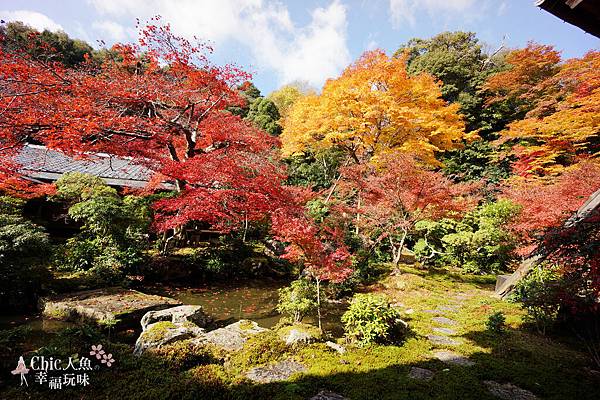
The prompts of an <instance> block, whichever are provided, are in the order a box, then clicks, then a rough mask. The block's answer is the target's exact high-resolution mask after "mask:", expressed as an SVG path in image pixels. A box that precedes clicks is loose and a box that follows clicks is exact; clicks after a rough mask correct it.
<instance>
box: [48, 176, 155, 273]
mask: <svg viewBox="0 0 600 400" xmlns="http://www.w3.org/2000/svg"><path fill="white" fill-rule="evenodd" d="M56 188H57V193H56V195H55V199H57V200H60V201H63V202H66V203H67V204H68V205H69V209H68V215H69V217H71V218H72V219H73V220H74V221H76V222H78V223H80V224H81V230H80V233H79V234H78V235H76V236H75V237H73V238H71V239H69V240H68V241H67V243H66V245H65V248H64V252H63V254H61V256H60V257H61V260H60V262H61V267H62V268H65V269H67V270H71V271H90V273H93V274H95V275H99V277H100V278H102V279H109V280H110V279H113V278H116V277H118V276H120V275H121V274H122V273H123V272H125V271H124V270H125V269H126V268H130V267H132V266H134V265H135V264H137V263H139V262H140V261H141V259H142V253H141V250H142V249H143V248H144V247H145V246H146V245H147V241H146V231H147V229H148V226H149V223H150V211H149V207H148V204H147V201H146V199H144V198H141V197H137V196H125V197H121V196H120V195H119V194H118V193H117V191H116V190H115V189H114V188H111V187H109V186H108V185H106V184H105V183H104V181H103V180H102V179H100V178H98V177H95V176H91V175H86V174H81V173H68V174H64V175H63V176H62V177H61V178H60V179H59V180H58V181H57V182H56Z"/></svg>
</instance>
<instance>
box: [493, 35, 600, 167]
mask: <svg viewBox="0 0 600 400" xmlns="http://www.w3.org/2000/svg"><path fill="white" fill-rule="evenodd" d="M507 61H508V62H509V63H510V64H511V65H512V68H511V69H510V70H508V71H506V72H502V73H499V74H496V75H494V76H492V77H491V78H490V79H489V80H488V81H487V83H486V88H487V89H488V90H491V91H495V95H494V96H493V97H491V99H490V100H489V102H497V101H505V100H506V99H509V98H511V99H517V104H518V107H521V108H522V110H523V111H524V112H525V111H526V113H525V115H524V116H525V118H523V119H520V120H517V121H514V122H512V123H511V124H509V126H508V129H506V130H505V131H503V132H501V140H502V141H508V140H510V141H512V142H514V143H515V144H516V145H515V147H514V153H515V154H516V155H517V157H518V159H519V161H518V162H517V163H516V164H515V170H516V172H517V173H518V174H520V175H533V176H542V175H548V174H550V175H552V174H560V173H562V172H563V171H564V170H565V167H568V166H570V165H573V164H576V163H577V162H579V161H581V160H582V159H586V158H595V157H597V155H598V150H599V141H598V137H599V135H600V74H599V73H598V71H600V52H598V51H590V52H589V53H587V54H586V55H585V56H583V57H582V58H575V59H571V60H567V61H566V62H565V63H563V64H560V56H559V53H558V52H557V51H555V50H554V49H553V48H552V47H550V46H541V45H535V44H531V43H530V44H529V45H528V47H527V48H525V49H522V50H517V51H514V52H512V53H510V54H509V56H508V57H507Z"/></svg>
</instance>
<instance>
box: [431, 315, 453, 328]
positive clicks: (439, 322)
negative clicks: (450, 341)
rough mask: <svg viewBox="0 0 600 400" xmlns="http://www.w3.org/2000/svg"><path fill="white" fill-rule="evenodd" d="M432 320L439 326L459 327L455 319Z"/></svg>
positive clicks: (435, 318) (436, 318)
mask: <svg viewBox="0 0 600 400" xmlns="http://www.w3.org/2000/svg"><path fill="white" fill-rule="evenodd" d="M431 320H432V321H433V322H436V323H438V324H443V325H452V326H454V325H458V322H456V321H455V320H453V319H450V318H447V317H433V318H431Z"/></svg>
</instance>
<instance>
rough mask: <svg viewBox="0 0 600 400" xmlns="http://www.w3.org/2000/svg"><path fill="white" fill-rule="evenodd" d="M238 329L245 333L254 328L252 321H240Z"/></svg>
mask: <svg viewBox="0 0 600 400" xmlns="http://www.w3.org/2000/svg"><path fill="white" fill-rule="evenodd" d="M239 327H240V329H241V330H243V331H247V330H250V329H252V328H254V324H253V323H252V321H249V320H247V319H242V320H240V323H239Z"/></svg>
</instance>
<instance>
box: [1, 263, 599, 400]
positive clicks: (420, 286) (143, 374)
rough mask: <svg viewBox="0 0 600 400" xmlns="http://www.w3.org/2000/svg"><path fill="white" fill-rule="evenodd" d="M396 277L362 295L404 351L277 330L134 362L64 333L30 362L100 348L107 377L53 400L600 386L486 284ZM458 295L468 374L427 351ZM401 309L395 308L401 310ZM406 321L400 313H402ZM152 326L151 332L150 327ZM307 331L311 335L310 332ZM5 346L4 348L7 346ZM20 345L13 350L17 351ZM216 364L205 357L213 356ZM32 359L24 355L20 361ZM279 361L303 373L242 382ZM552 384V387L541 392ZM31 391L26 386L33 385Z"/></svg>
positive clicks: (7, 356) (562, 394)
mask: <svg viewBox="0 0 600 400" xmlns="http://www.w3.org/2000/svg"><path fill="white" fill-rule="evenodd" d="M402 271H403V273H402V274H400V275H397V276H393V277H389V278H387V279H385V280H383V281H381V282H379V283H378V284H377V285H373V286H372V287H368V288H365V291H374V292H379V293H385V294H386V295H387V296H388V297H389V298H390V300H391V301H392V302H393V303H398V305H397V309H398V310H399V311H400V314H401V316H402V318H403V319H405V320H407V321H408V322H409V324H410V326H411V328H412V330H413V331H414V335H413V336H411V337H409V338H408V339H407V340H406V341H405V342H404V343H403V344H402V345H401V346H400V345H397V346H390V345H378V344H376V345H372V346H368V347H365V348H357V347H353V346H351V345H348V344H346V348H347V352H346V353H345V354H338V353H337V352H335V351H333V350H331V349H330V348H328V347H327V346H326V345H325V344H324V343H314V344H309V345H307V346H302V347H289V346H286V345H285V343H283V341H282V340H281V338H280V336H279V335H280V333H281V331H282V330H283V332H285V330H284V329H287V330H288V331H289V330H290V329H294V328H297V326H291V325H290V326H287V327H281V328H280V329H278V330H277V331H275V332H273V331H271V332H264V333H261V334H258V335H256V336H253V337H252V338H250V339H249V340H248V342H247V343H246V344H245V346H244V348H243V349H242V350H241V351H239V352H235V353H233V354H231V355H229V356H228V357H230V358H228V359H227V358H226V357H225V355H224V354H223V355H222V356H223V360H222V359H221V356H214V354H215V353H214V352H213V351H212V349H209V348H206V347H205V346H200V347H199V348H195V347H194V345H193V344H192V343H191V342H190V341H182V342H178V343H174V344H173V345H168V346H165V348H163V349H161V352H160V354H152V355H151V354H144V355H142V356H140V357H137V356H133V355H132V351H131V350H132V349H131V346H130V345H124V344H115V343H111V342H110V341H108V340H107V338H106V336H97V334H95V333H94V332H93V331H88V330H84V329H80V328H77V329H71V330H67V331H65V332H64V333H60V334H58V335H56V336H51V335H48V337H47V339H46V341H45V343H44V346H46V347H45V348H44V349H42V350H40V351H38V352H37V353H36V354H44V355H48V356H50V355H52V356H55V357H56V356H60V357H61V358H64V357H68V356H69V355H72V354H75V353H78V354H85V351H87V352H89V346H90V345H91V344H98V343H102V344H103V346H104V348H105V349H106V350H107V351H109V352H111V353H112V354H113V356H114V358H115V360H116V363H115V365H114V366H113V367H111V368H101V369H100V370H98V371H94V374H93V376H92V379H93V381H92V382H91V385H90V386H88V387H85V388H81V387H80V388H75V389H74V388H64V387H63V390H61V391H54V392H52V393H51V396H52V398H53V399H54V398H56V399H59V400H62V399H64V400H66V399H72V398H118V399H131V400H137V399H142V398H144V399H145V398H148V399H171V398H177V399H186V400H187V399H189V400H191V399H198V398H200V399H205V398H206V399H217V400H218V399H286V400H289V399H292V400H296V399H297V400H301V399H307V398H311V397H312V396H314V395H315V394H316V393H317V392H319V390H321V389H323V388H326V389H327V390H331V391H334V392H337V393H339V394H341V395H343V396H345V397H347V398H351V399H355V400H362V399H365V400H366V399H369V400H370V399H383V400H386V399H387V400H392V399H393V400H409V399H410V400H425V399H441V400H450V399H457V398H460V399H461V400H480V399H482V400H493V399H494V398H493V397H492V396H491V395H490V394H489V392H488V391H487V389H486V387H485V386H484V385H483V383H482V382H483V381H484V380H494V381H497V382H501V383H505V382H510V383H513V384H515V385H517V386H519V387H522V388H524V389H527V390H530V391H532V392H533V393H534V394H536V395H537V396H538V397H539V398H543V399H545V400H571V399H574V400H593V399H594V400H595V398H596V397H597V395H596V393H597V390H596V389H597V385H598V379H597V378H596V377H594V375H593V374H591V373H589V372H587V368H588V367H590V366H591V363H590V362H589V359H588V358H587V355H586V354H585V353H584V352H582V351H581V349H578V348H574V347H570V346H568V345H566V344H565V343H561V342H560V340H558V339H557V338H555V337H547V336H546V337H544V336H541V335H538V334H536V333H535V332H530V331H527V330H524V329H522V328H523V322H522V318H523V314H524V312H523V311H522V310H521V309H520V307H519V305H518V304H513V303H507V302H502V301H499V300H496V299H493V298H491V297H490V294H491V293H492V289H493V287H492V285H490V284H489V283H488V279H487V278H485V279H481V277H472V276H469V275H464V276H461V277H460V279H459V278H457V277H456V276H454V275H453V274H445V273H444V272H443V271H440V270H437V271H424V270H419V269H416V268H410V269H409V268H406V267H402ZM460 293H464V294H465V295H466V296H465V295H461V296H459V297H461V298H464V299H463V300H460V301H458V302H457V303H460V307H458V308H457V311H456V312H446V316H448V317H450V318H452V319H454V320H456V321H457V322H458V325H457V326H456V327H454V328H455V329H456V330H457V335H456V336H457V337H459V338H460V339H461V340H462V341H463V343H462V344H461V345H459V346H456V347H455V348H453V349H452V350H453V351H455V352H457V353H460V354H462V355H465V356H468V357H470V358H471V359H472V360H473V361H475V365H474V366H472V367H458V366H453V365H446V364H444V363H442V362H440V361H438V360H436V359H434V358H433V357H432V351H433V350H434V347H433V346H432V345H431V343H430V342H429V341H428V340H427V338H426V335H427V334H430V333H433V331H432V327H433V326H434V325H433V324H432V323H431V318H432V314H431V313H427V312H425V311H426V310H433V309H436V308H437V307H438V306H444V305H448V304H449V303H450V302H451V301H452V300H453V299H455V298H456V296H457V295H458V294H460ZM400 304H401V305H400ZM408 309H412V312H409V313H406V310H408ZM494 312H502V313H503V314H504V315H505V316H506V328H505V331H506V332H505V333H504V334H503V335H497V334H493V333H490V332H488V331H487V329H486V325H485V323H486V321H487V319H488V317H489V315H491V314H492V313H494ZM173 326H174V325H172V324H171V323H168V322H167V323H159V324H157V325H155V326H153V327H152V328H151V329H150V330H158V331H159V332H158V333H160V331H163V333H164V332H165V331H166V330H167V329H169V328H172V327H173ZM157 327H158V328H157ZM312 328H314V327H312ZM29 336H30V335H29V334H26V333H24V334H22V335H21V334H18V335H17V334H13V335H10V337H4V336H2V335H0V344H2V345H3V346H2V347H1V348H2V349H3V351H2V354H0V358H1V359H3V360H4V361H3V363H2V364H1V365H0V367H2V368H4V370H5V371H9V370H11V369H14V367H15V365H14V364H15V360H17V359H18V356H19V355H20V354H31V353H29V352H30V351H31V350H32V348H31V347H29V348H27V345H26V343H27V341H28V340H30V338H29ZM4 342H6V343H4ZM16 342H18V343H16ZM211 354H212V355H213V356H212V357H211V356H210V355H211ZM26 359H29V356H27V357H26ZM283 359H294V360H297V361H299V362H302V363H303V364H304V365H306V366H307V367H308V371H307V373H304V374H300V375H297V376H294V377H293V378H292V379H290V380H289V381H283V382H273V383H270V384H254V383H250V382H248V381H247V379H246V378H245V374H246V373H247V371H248V369H250V368H253V367H255V366H258V365H265V364H270V363H273V362H276V361H280V360H283ZM412 367H421V368H427V369H430V370H432V371H433V372H434V373H435V376H434V378H433V380H432V381H430V382H421V381H416V380H412V379H410V378H409V377H408V373H409V371H410V369H411V368H412ZM11 379H17V380H16V381H15V380H13V381H11V382H13V383H15V382H16V384H14V385H13V384H9V385H6V386H4V387H3V388H2V389H0V398H7V399H16V400H20V399H33V400H38V399H39V400H42V399H47V398H49V396H50V395H49V390H48V389H47V387H46V388H44V387H43V386H42V385H30V387H29V388H28V389H27V390H25V389H23V388H21V387H19V386H18V378H15V377H12V378H11ZM548 382H552V385H548V384H547V383H548ZM30 383H31V381H30Z"/></svg>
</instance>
